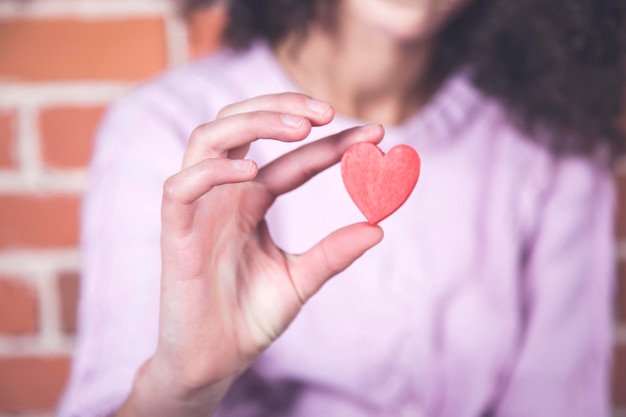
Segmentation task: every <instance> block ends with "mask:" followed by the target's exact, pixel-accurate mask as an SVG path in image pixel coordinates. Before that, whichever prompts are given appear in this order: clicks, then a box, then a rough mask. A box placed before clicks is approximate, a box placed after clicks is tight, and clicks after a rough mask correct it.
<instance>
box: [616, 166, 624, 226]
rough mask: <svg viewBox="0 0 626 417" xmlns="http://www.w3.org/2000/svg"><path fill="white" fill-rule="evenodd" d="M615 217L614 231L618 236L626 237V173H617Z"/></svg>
mask: <svg viewBox="0 0 626 417" xmlns="http://www.w3.org/2000/svg"><path fill="white" fill-rule="evenodd" d="M616 179H617V218H616V221H615V232H616V234H617V236H618V237H619V238H626V173H624V174H621V175H617V176H616Z"/></svg>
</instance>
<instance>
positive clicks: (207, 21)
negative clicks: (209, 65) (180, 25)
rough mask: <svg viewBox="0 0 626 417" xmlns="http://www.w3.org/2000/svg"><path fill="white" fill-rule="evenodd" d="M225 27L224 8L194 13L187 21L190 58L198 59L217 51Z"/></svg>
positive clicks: (213, 8) (201, 10) (206, 9)
mask: <svg viewBox="0 0 626 417" xmlns="http://www.w3.org/2000/svg"><path fill="white" fill-rule="evenodd" d="M225 25H226V13H225V11H224V10H223V8H220V7H211V8H204V9H199V10H198V11H196V12H194V13H192V14H191V16H189V18H188V20H187V37H188V41H189V55H190V57H192V58H196V57H199V56H202V55H204V54H207V53H209V52H211V51H213V50H215V49H216V48H217V47H218V46H219V44H220V42H221V34H222V31H223V30H224V27H225Z"/></svg>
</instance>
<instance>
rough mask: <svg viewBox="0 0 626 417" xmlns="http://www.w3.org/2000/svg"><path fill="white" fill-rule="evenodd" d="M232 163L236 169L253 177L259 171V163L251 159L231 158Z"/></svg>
mask: <svg viewBox="0 0 626 417" xmlns="http://www.w3.org/2000/svg"><path fill="white" fill-rule="evenodd" d="M230 165H231V166H232V167H233V168H234V169H235V170H236V171H239V172H242V173H244V174H248V175H249V176H251V177H254V176H256V174H257V172H258V171H259V167H258V165H257V164H256V162H254V161H253V160H251V159H231V160H230Z"/></svg>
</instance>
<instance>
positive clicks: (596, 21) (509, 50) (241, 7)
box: [182, 0, 626, 156]
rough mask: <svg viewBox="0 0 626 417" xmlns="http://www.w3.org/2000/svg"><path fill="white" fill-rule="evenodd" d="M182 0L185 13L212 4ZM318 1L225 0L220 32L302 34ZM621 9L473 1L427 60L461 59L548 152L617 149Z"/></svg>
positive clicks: (581, 0) (612, 2)
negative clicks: (226, 5) (226, 20)
mask: <svg viewBox="0 0 626 417" xmlns="http://www.w3.org/2000/svg"><path fill="white" fill-rule="evenodd" d="M182 1H183V2H184V4H183V8H184V9H183V10H184V11H185V12H187V13H188V12H191V11H193V10H194V9H196V8H198V7H203V6H207V5H210V4H211V3H213V1H212V0H182ZM320 3H326V4H327V5H329V6H331V7H332V6H333V4H335V3H336V1H334V0H233V1H231V2H230V6H229V7H230V9H229V23H228V25H227V27H226V30H225V32H224V40H225V42H226V43H227V44H228V45H230V46H231V47H233V48H237V49H241V48H245V47H247V46H248V45H249V44H250V42H251V41H252V40H253V39H254V38H256V37H263V38H265V39H267V40H268V41H269V42H270V43H271V44H275V43H276V42H278V41H280V40H281V39H282V38H283V37H284V36H285V35H286V34H288V33H292V32H294V31H295V32H298V33H300V34H301V35H302V36H304V35H306V28H307V27H308V24H309V23H310V22H312V21H313V20H315V19H322V18H324V17H323V16H320V15H319V11H320V10H323V9H324V8H320V7H319V6H320ZM625 8H626V6H625V5H624V4H623V3H622V0H548V1H546V0H475V1H473V2H472V3H470V5H469V6H467V7H466V9H465V10H464V11H463V12H461V13H460V14H459V15H458V16H456V17H455V18H454V19H453V20H452V21H451V22H449V23H448V25H447V26H446V27H445V28H444V29H443V31H442V33H441V36H440V39H439V41H440V47H439V48H438V50H437V54H438V55H437V56H436V59H435V61H434V63H433V67H432V68H433V70H434V71H437V73H439V74H442V73H444V74H449V73H450V72H452V71H454V70H455V69H457V68H461V67H463V68H468V69H469V70H470V73H471V74H472V79H473V82H474V84H475V85H476V86H477V87H478V89H479V90H481V91H482V92H484V93H485V94H487V95H489V96H491V97H493V98H495V99H496V100H498V101H500V102H501V103H502V104H503V105H504V108H505V109H507V110H508V113H509V115H510V117H511V120H512V121H513V122H514V123H515V124H516V125H517V126H518V127H519V128H520V129H522V130H523V131H524V132H526V133H529V134H530V136H531V137H535V138H538V137H542V138H543V139H545V140H546V141H547V145H548V146H549V148H550V149H551V150H552V151H553V152H554V153H555V154H565V153H577V154H589V153H592V152H594V151H595V150H597V148H598V145H601V144H605V145H608V146H609V147H610V150H611V152H612V155H613V156H617V155H618V154H621V153H622V152H623V151H624V144H623V141H624V132H623V131H622V130H621V129H620V128H619V125H620V124H619V121H620V119H621V118H622V116H623V114H622V110H623V97H624V93H626V89H625V87H626V83H625V73H624V68H625V67H624V63H625V62H626V60H625V59H624V58H625V57H626V31H625V28H624V19H625V17H626V10H625ZM327 9H328V8H326V10H327ZM327 17H328V16H326V18H327ZM538 132H551V133H550V134H549V135H544V134H542V135H539V134H538Z"/></svg>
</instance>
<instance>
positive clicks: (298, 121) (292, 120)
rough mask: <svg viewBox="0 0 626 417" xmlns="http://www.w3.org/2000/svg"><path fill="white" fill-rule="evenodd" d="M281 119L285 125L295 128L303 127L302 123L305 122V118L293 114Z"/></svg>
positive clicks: (284, 115)
mask: <svg viewBox="0 0 626 417" xmlns="http://www.w3.org/2000/svg"><path fill="white" fill-rule="evenodd" d="M281 117H282V119H283V123H284V124H286V125H287V126H290V127H294V128H298V127H300V126H302V122H303V121H304V118H303V117H300V116H294V115H293V114H283V115H282V116H281Z"/></svg>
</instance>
